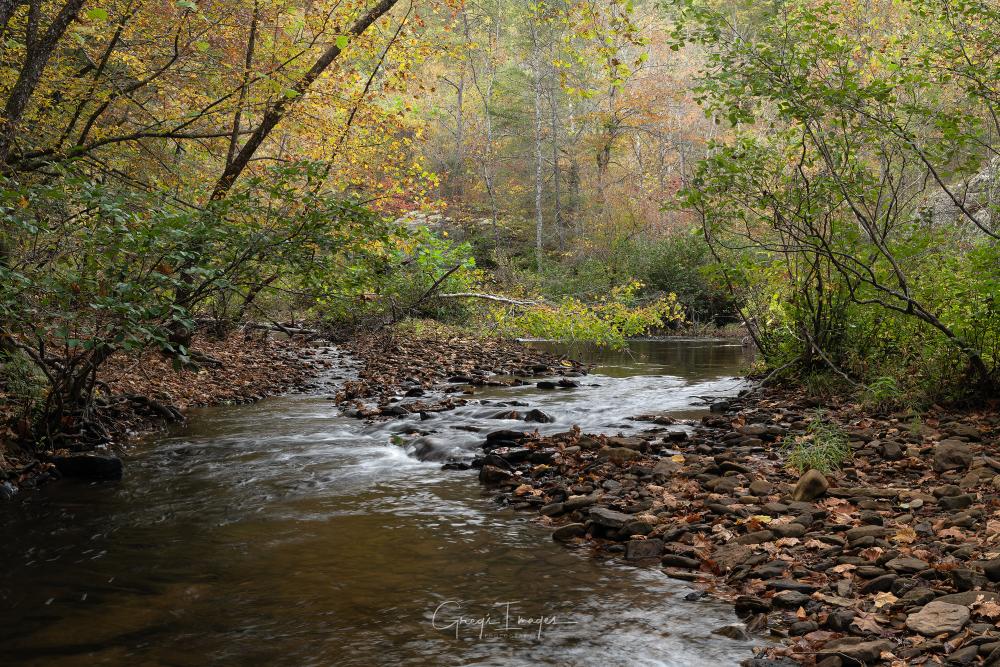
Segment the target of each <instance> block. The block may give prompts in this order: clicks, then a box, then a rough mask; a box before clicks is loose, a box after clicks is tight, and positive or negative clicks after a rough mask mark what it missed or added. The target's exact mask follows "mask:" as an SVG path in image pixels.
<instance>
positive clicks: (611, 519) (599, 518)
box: [590, 507, 632, 529]
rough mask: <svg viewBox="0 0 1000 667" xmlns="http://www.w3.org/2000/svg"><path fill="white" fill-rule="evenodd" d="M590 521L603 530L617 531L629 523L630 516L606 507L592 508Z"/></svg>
mask: <svg viewBox="0 0 1000 667" xmlns="http://www.w3.org/2000/svg"><path fill="white" fill-rule="evenodd" d="M590 520H591V521H593V522H594V523H595V524H597V525H598V526H603V527H604V528H613V529H618V528H622V527H623V526H624V525H625V524H626V523H628V522H629V521H631V520H632V515H630V514H625V513H623V512H616V511H615V510H612V509H608V508H607V507H592V508H590Z"/></svg>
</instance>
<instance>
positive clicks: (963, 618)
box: [906, 600, 970, 637]
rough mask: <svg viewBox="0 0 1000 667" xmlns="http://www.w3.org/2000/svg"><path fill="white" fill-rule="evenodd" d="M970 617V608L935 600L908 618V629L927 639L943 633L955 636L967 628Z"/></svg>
mask: <svg viewBox="0 0 1000 667" xmlns="http://www.w3.org/2000/svg"><path fill="white" fill-rule="evenodd" d="M969 616H970V612H969V608H968V607H966V606H964V605H959V604H949V603H948V602H941V601H940V600H935V601H934V602H928V603H927V604H925V605H924V606H923V607H922V608H921V609H920V611H918V612H916V613H913V614H910V615H909V616H907V617H906V627H907V628H909V629H910V630H912V631H914V632H919V633H920V634H922V635H924V636H927V637H933V636H935V635H939V634H942V633H948V634H954V633H956V632H958V631H959V630H961V629H962V628H964V627H965V624H966V623H968V622H969Z"/></svg>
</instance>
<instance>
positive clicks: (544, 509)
mask: <svg viewBox="0 0 1000 667" xmlns="http://www.w3.org/2000/svg"><path fill="white" fill-rule="evenodd" d="M565 511H566V510H565V509H564V507H563V504H562V503H549V504H548V505H542V506H541V507H540V508H539V509H538V513H539V514H541V515H542V516H559V515H560V514H562V513H563V512H565Z"/></svg>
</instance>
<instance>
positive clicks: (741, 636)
mask: <svg viewBox="0 0 1000 667" xmlns="http://www.w3.org/2000/svg"><path fill="white" fill-rule="evenodd" d="M712 634H713V635H719V636H720V637H727V638H729V639H735V640H737V641H744V642H745V641H749V640H750V634H749V633H748V632H747V631H746V628H744V627H743V626H742V625H724V626H722V627H721V628H716V629H715V630H712Z"/></svg>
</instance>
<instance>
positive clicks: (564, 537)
mask: <svg viewBox="0 0 1000 667" xmlns="http://www.w3.org/2000/svg"><path fill="white" fill-rule="evenodd" d="M586 534H587V526H585V525H584V524H582V523H567V524H566V525H565V526H559V527H558V528H556V529H555V530H554V531H552V539H553V540H555V541H556V542H569V541H570V540H572V539H574V538H577V537H583V536H584V535H586Z"/></svg>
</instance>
